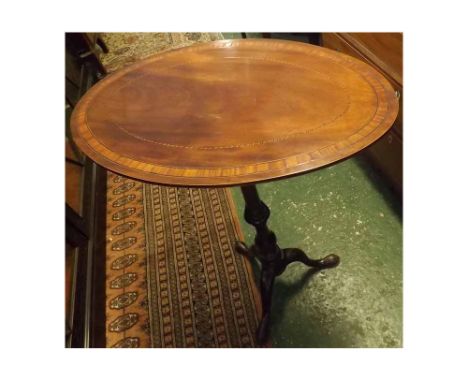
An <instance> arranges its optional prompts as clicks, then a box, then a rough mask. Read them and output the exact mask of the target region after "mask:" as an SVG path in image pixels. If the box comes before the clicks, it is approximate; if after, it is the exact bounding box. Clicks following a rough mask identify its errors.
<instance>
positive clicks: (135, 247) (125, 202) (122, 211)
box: [101, 33, 261, 347]
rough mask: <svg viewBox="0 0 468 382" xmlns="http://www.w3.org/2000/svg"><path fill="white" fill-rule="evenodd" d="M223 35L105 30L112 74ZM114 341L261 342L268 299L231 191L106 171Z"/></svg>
mask: <svg viewBox="0 0 468 382" xmlns="http://www.w3.org/2000/svg"><path fill="white" fill-rule="evenodd" d="M220 38H222V35H221V34H219V33H112V34H103V39H104V41H105V42H106V44H107V46H108V48H109V53H108V54H105V55H104V54H103V55H102V58H101V59H102V62H103V65H104V66H105V67H106V69H107V70H108V71H109V72H112V71H115V70H117V69H119V68H121V67H123V66H126V65H128V64H131V63H133V62H135V61H137V60H139V59H141V58H144V57H147V56H149V55H151V54H153V53H155V52H159V51H162V50H165V49H171V48H176V47H180V46H187V45H190V44H194V43H198V42H203V41H210V40H214V39H220ZM107 186H108V187H107V237H106V239H107V248H106V283H107V284H106V285H107V287H106V289H107V291H106V306H107V308H106V342H107V347H254V346H255V331H256V328H257V325H258V321H259V317H260V312H261V308H260V306H261V304H260V297H259V293H258V290H257V287H256V285H255V282H254V277H253V273H252V269H251V267H250V264H249V263H248V261H247V260H246V259H245V258H244V257H243V256H240V255H237V254H236V253H235V251H234V243H235V241H236V240H238V239H239V238H241V239H242V237H241V231H240V228H239V223H238V220H237V216H236V214H235V208H234V206H233V204H232V199H231V195H230V191H229V190H228V189H224V188H217V189H209V188H203V189H199V188H186V187H178V188H176V187H165V186H158V185H154V184H148V183H141V182H137V181H135V180H132V179H128V178H125V177H123V176H120V175H116V174H114V173H112V172H108V178H107Z"/></svg>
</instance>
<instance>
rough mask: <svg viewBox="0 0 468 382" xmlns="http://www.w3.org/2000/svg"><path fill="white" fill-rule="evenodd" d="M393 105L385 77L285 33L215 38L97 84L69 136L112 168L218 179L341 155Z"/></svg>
mask: <svg viewBox="0 0 468 382" xmlns="http://www.w3.org/2000/svg"><path fill="white" fill-rule="evenodd" d="M132 94H133V97H131V96H130V95H132ZM135 99H138V104H137V105H136V104H135ZM90 110H92V112H90ZM397 112H398V100H397V98H396V96H394V94H393V89H392V87H391V85H390V84H389V83H388V81H387V80H386V79H385V78H384V77H383V75H382V74H380V73H379V72H378V71H377V70H375V69H373V68H372V67H370V66H369V65H367V64H366V63H364V62H361V61H359V60H357V59H355V58H352V57H349V56H346V55H344V54H341V53H337V52H335V51H332V50H329V49H325V48H321V47H317V46H313V45H309V44H302V43H297V42H292V41H277V40H255V39H252V40H250V39H249V40H231V41H224V42H223V43H220V42H216V41H215V42H210V43H206V44H199V45H196V46H191V47H187V48H182V49H178V50H176V51H170V52H162V53H158V54H156V55H155V56H152V57H149V58H148V59H145V60H142V61H140V62H138V63H136V64H134V65H131V66H129V67H126V68H124V69H122V70H121V71H119V72H117V73H114V74H112V75H110V76H109V77H108V78H105V79H104V80H102V81H100V82H99V83H98V84H97V85H95V86H94V87H93V88H92V89H91V90H90V91H89V92H88V93H87V94H86V95H85V96H84V97H83V98H82V99H81V101H80V102H79V103H78V105H77V107H76V108H75V110H74V115H73V117H72V134H73V135H74V136H75V137H76V141H77V144H78V145H79V147H80V148H82V149H83V151H84V152H85V154H87V155H89V156H90V157H91V158H92V159H93V160H94V161H96V162H97V163H100V164H102V165H103V166H105V167H108V168H110V169H112V170H114V171H116V172H118V173H120V174H123V175H127V176H130V177H133V178H137V179H142V180H145V181H149V182H155V183H160V184H168V185H179V186H226V185H235V184H242V183H246V182H248V183H251V182H255V181H262V180H268V179H273V178H279V177H282V176H288V175H294V174H299V173H302V172H305V171H310V170H313V169H315V168H318V167H320V166H324V165H327V164H329V163H331V162H334V161H337V160H340V159H343V158H346V157H348V156H350V155H352V154H354V153H356V152H357V151H359V150H361V149H362V148H364V147H365V146H367V145H369V144H370V143H372V142H373V141H374V140H375V139H377V138H379V137H380V136H382V135H383V134H384V133H385V132H386V131H387V130H388V129H389V128H390V127H391V125H392V123H393V121H394V120H395V118H396V115H397ZM116 126H120V128H119V129H116ZM126 136H127V137H128V138H125V137H126ZM123 140H124V141H123Z"/></svg>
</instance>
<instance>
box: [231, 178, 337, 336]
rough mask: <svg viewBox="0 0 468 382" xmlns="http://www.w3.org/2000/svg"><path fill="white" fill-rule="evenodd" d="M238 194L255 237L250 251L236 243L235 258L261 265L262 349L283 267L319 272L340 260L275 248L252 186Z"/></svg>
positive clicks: (264, 208)
mask: <svg viewBox="0 0 468 382" xmlns="http://www.w3.org/2000/svg"><path fill="white" fill-rule="evenodd" d="M242 193H243V195H244V199H245V202H246V209H245V214H244V217H245V220H246V221H247V223H249V224H252V225H253V226H254V227H255V229H256V231H257V234H256V237H255V244H254V245H252V246H251V247H250V248H249V247H247V245H246V244H245V243H243V242H241V241H238V242H237V243H236V248H235V249H236V251H237V252H238V253H239V254H241V255H244V256H247V257H250V258H256V259H258V260H260V263H261V273H260V292H261V296H262V310H263V316H262V319H261V321H260V325H259V327H258V329H257V342H258V344H259V345H264V344H265V343H266V341H267V340H268V334H269V327H270V310H271V301H272V295H273V285H274V280H275V277H277V276H279V275H281V274H282V273H283V272H284V270H285V269H286V267H287V266H288V265H289V264H291V263H293V262H295V261H298V262H301V263H303V264H305V265H307V266H309V267H312V268H315V269H317V270H322V269H327V268H333V267H336V266H337V265H338V264H339V263H340V258H339V257H338V256H336V255H328V256H326V257H324V258H323V259H319V260H313V259H310V258H308V257H307V255H306V254H305V253H304V252H303V251H302V250H300V249H298V248H284V249H281V248H279V246H278V245H277V244H276V236H275V234H274V233H273V232H272V231H270V230H269V229H268V227H267V225H266V222H267V220H268V217H269V215H270V210H269V209H268V207H267V206H266V205H265V203H263V202H262V201H261V200H260V198H259V196H258V193H257V190H256V188H255V186H243V187H242Z"/></svg>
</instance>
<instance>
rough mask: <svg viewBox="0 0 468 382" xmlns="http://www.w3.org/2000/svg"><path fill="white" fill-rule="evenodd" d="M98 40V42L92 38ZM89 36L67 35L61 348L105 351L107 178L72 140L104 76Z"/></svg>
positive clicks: (81, 34)
mask: <svg viewBox="0 0 468 382" xmlns="http://www.w3.org/2000/svg"><path fill="white" fill-rule="evenodd" d="M94 38H96V39H97V38H98V36H97V35H96V36H94ZM92 39H93V36H87V35H85V34H84V33H67V34H66V35H65V42H66V44H65V47H66V50H65V52H66V55H65V84H66V86H65V122H66V134H65V135H66V137H65V160H66V165H65V171H66V173H65V174H66V178H65V201H66V206H65V207H66V208H65V211H66V212H65V223H66V224H65V228H66V235H65V236H66V245H65V333H66V335H65V345H66V346H67V347H103V346H105V337H104V335H105V327H104V325H105V317H104V316H105V306H104V305H103V304H104V303H105V295H104V294H105V288H104V286H105V285H104V281H105V280H104V277H105V268H104V263H105V253H104V246H105V243H104V240H105V208H106V196H105V194H106V190H105V187H106V174H105V170H104V169H102V168H101V167H99V166H97V165H96V164H95V163H94V162H93V161H91V160H90V159H89V158H87V157H85V156H83V154H82V153H81V151H80V150H79V149H78V148H77V147H76V145H75V144H74V142H73V139H72V138H71V137H70V132H69V130H70V116H71V113H72V111H73V109H74V107H75V105H76V103H77V102H78V100H79V99H80V98H81V96H82V95H83V94H84V93H85V92H86V91H87V90H88V89H89V88H90V87H91V86H92V85H93V84H94V83H96V82H97V81H98V79H99V78H101V77H102V75H104V74H105V71H104V70H103V68H102V65H101V64H100V63H99V61H98V60H97V56H96V54H95V53H96V51H95V50H94V45H93V44H94V43H93V42H92Z"/></svg>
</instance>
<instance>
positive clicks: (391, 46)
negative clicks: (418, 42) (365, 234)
mask: <svg viewBox="0 0 468 382" xmlns="http://www.w3.org/2000/svg"><path fill="white" fill-rule="evenodd" d="M322 44H323V46H324V47H327V48H330V49H334V50H336V51H338V52H342V53H345V54H349V55H351V56H353V57H356V58H358V59H360V60H362V61H364V62H366V63H368V64H369V65H371V66H373V67H374V68H375V69H376V70H378V71H379V72H381V73H382V74H383V75H384V76H385V77H386V79H387V80H388V81H389V83H390V84H391V85H392V87H393V88H394V89H395V92H396V94H397V95H398V101H399V112H398V115H397V118H396V120H395V122H394V124H393V126H392V128H391V129H390V130H389V131H388V132H387V133H386V134H385V136H384V137H382V139H380V140H379V141H377V142H376V143H375V144H373V145H371V146H370V147H368V148H367V149H366V150H365V153H366V154H367V156H368V157H369V158H370V159H371V160H372V162H373V163H374V164H375V165H376V166H377V167H378V168H379V169H380V170H381V171H382V172H383V173H384V175H386V177H387V178H388V179H389V181H390V183H391V184H392V186H393V188H394V189H395V190H396V191H397V192H398V193H399V194H400V195H401V194H402V190H403V34H402V33H322Z"/></svg>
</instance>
